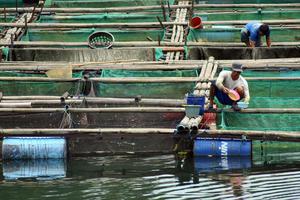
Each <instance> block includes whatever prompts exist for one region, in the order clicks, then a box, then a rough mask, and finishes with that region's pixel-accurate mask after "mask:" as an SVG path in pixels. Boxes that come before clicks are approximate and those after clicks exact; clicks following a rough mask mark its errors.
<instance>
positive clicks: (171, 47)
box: [0, 27, 300, 52]
mask: <svg viewBox="0 0 300 200" xmlns="http://www.w3.org/2000/svg"><path fill="white" fill-rule="evenodd" d="M299 29H300V27H299ZM160 44H161V46H158V45H157V41H153V42H152V41H149V42H146V41H130V42H114V43H113V47H118V48H121V47H141V48H142V47H144V48H149V47H152V48H158V47H159V48H163V51H172V52H174V51H182V47H181V46H183V45H184V44H185V43H184V42H166V41H161V43H160ZM8 45H10V42H8V41H0V46H8ZM299 45H300V42H297V41H295V42H273V43H272V46H273V47H275V46H299ZM87 46H88V43H87V42H55V41H15V42H14V47H22V48H24V47H25V48H28V47H47V48H50V47H51V48H53V47H55V48H64V47H87ZM186 46H188V47H245V45H244V44H242V43H240V42H187V43H186ZM245 48H246V47H245Z"/></svg>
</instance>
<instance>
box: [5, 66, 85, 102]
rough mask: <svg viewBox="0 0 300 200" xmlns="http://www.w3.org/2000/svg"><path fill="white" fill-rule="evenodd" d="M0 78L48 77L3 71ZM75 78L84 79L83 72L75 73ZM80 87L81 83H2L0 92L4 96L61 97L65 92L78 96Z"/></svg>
mask: <svg viewBox="0 0 300 200" xmlns="http://www.w3.org/2000/svg"><path fill="white" fill-rule="evenodd" d="M0 77H46V75H43V74H33V73H18V72H5V71H1V72H0ZM73 77H74V78H78V77H82V72H78V73H73ZM79 87H80V83H79V82H53V81H49V82H36V81H34V82H33V81H0V91H1V92H3V94H4V95H25V96H26V95H61V94H63V93H65V92H69V93H70V94H76V93H77V92H78V90H79V89H80V88H79Z"/></svg>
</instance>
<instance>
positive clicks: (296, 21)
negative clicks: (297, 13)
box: [0, 19, 300, 28]
mask: <svg viewBox="0 0 300 200" xmlns="http://www.w3.org/2000/svg"><path fill="white" fill-rule="evenodd" d="M248 22H249V20H236V21H232V20H230V21H229V20H228V21H204V22H203V25H214V24H223V25H226V24H227V25H229V24H233V25H245V24H247V23H248ZM261 22H262V23H266V24H270V25H276V24H277V25H282V24H300V20H299V19H287V20H262V21H261ZM162 24H163V25H164V26H170V25H177V26H178V25H179V26H188V22H162ZM0 26H2V27H18V28H24V27H25V23H5V22H2V23H0ZM160 26H161V25H160V23H159V22H139V23H30V24H27V27H28V28H116V27H118V28H159V27H160Z"/></svg>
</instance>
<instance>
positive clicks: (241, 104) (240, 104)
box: [237, 101, 249, 109]
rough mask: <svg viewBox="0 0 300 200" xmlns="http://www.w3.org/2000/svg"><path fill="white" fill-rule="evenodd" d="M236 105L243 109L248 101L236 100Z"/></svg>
mask: <svg viewBox="0 0 300 200" xmlns="http://www.w3.org/2000/svg"><path fill="white" fill-rule="evenodd" d="M237 105H238V107H239V108H241V109H245V108H248V106H249V103H245V102H243V101H240V102H237Z"/></svg>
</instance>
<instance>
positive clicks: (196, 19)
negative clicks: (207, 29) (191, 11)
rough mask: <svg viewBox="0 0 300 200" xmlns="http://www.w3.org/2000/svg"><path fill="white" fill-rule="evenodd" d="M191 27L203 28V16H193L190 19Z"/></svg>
mask: <svg viewBox="0 0 300 200" xmlns="http://www.w3.org/2000/svg"><path fill="white" fill-rule="evenodd" d="M190 27H191V28H193V29H202V28H203V26H202V19H201V17H193V18H192V19H191V21H190Z"/></svg>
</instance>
